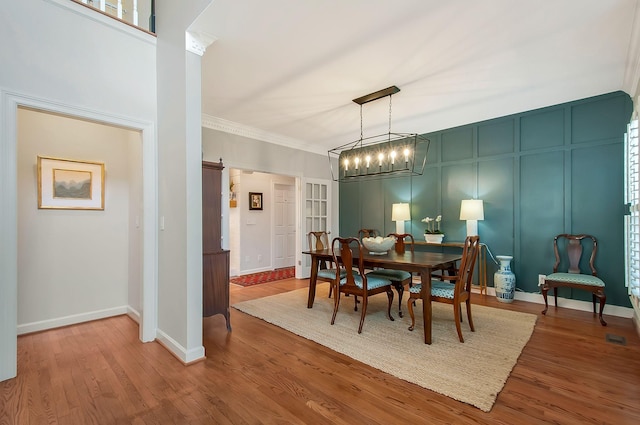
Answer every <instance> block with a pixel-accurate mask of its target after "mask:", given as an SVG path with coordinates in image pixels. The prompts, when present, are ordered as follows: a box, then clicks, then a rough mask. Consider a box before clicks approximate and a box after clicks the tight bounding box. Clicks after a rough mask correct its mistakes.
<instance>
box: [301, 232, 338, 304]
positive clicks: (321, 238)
mask: <svg viewBox="0 0 640 425" xmlns="http://www.w3.org/2000/svg"><path fill="white" fill-rule="evenodd" d="M329 233H331V232H327V231H315V232H314V231H311V232H309V233H307V241H308V242H309V250H312V251H313V250H315V251H322V250H324V249H331V247H330V246H329ZM336 271H337V268H336V267H335V264H333V262H329V264H327V261H321V262H320V264H319V270H318V276H317V280H319V281H322V282H330V283H333V281H335V280H336ZM332 291H333V285H331V286H329V298H331V292H332Z"/></svg>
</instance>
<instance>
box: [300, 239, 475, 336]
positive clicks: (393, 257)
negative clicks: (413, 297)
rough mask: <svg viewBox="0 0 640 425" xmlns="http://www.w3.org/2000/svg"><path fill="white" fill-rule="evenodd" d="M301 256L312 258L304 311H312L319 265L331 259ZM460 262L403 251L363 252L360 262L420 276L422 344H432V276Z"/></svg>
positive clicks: (324, 253)
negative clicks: (437, 271) (434, 271)
mask: <svg viewBox="0 0 640 425" xmlns="http://www.w3.org/2000/svg"><path fill="white" fill-rule="evenodd" d="M303 254H308V255H310V256H311V276H310V278H309V296H308V299H307V308H313V302H314V300H315V297H316V283H317V277H318V268H319V267H320V263H321V262H323V261H326V260H332V259H333V253H332V251H331V249H322V250H308V251H303ZM353 255H354V261H355V260H356V259H357V258H358V253H357V252H354V253H353ZM461 259H462V254H452V253H442V252H425V251H415V252H410V251H405V252H404V253H397V252H396V251H395V250H389V251H388V252H386V253H382V254H380V253H373V252H368V251H366V250H364V251H363V261H364V266H365V267H366V268H370V269H373V268H379V267H382V268H387V269H395V270H406V271H408V272H411V273H414V272H415V273H419V274H420V282H421V283H422V288H421V292H420V295H421V298H422V317H423V322H424V342H425V344H431V273H432V272H433V270H438V269H448V268H450V267H451V265H452V264H454V263H455V262H456V261H459V260H461Z"/></svg>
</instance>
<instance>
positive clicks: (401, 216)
mask: <svg viewBox="0 0 640 425" xmlns="http://www.w3.org/2000/svg"><path fill="white" fill-rule="evenodd" d="M391 220H392V221H395V222H396V233H399V234H403V233H404V222H405V220H411V211H410V210H409V204H407V203H400V204H393V205H392V207H391Z"/></svg>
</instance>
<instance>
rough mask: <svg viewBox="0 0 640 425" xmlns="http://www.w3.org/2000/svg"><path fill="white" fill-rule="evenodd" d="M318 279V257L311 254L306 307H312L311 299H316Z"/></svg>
mask: <svg viewBox="0 0 640 425" xmlns="http://www.w3.org/2000/svg"><path fill="white" fill-rule="evenodd" d="M317 280H318V257H317V256H315V255H312V256H311V277H309V298H308V299H307V308H312V307H313V301H314V300H315V299H316V283H317Z"/></svg>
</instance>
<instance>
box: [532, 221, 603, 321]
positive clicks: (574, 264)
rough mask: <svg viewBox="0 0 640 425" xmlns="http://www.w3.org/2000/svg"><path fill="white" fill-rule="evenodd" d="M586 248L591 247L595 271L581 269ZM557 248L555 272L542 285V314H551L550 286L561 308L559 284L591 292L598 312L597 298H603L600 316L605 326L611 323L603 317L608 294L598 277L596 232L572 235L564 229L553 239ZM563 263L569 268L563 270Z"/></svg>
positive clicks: (594, 306)
mask: <svg viewBox="0 0 640 425" xmlns="http://www.w3.org/2000/svg"><path fill="white" fill-rule="evenodd" d="M585 249H590V250H591V254H590V255H589V260H588V268H589V271H590V272H591V274H587V273H582V271H581V269H580V262H581V259H582V254H583V252H584V251H585ZM553 252H554V254H555V257H556V262H555V264H554V265H553V273H551V274H550V275H547V276H546V277H545V279H544V283H543V284H542V286H541V288H540V290H541V292H542V296H543V298H544V310H543V311H542V314H547V309H548V308H549V304H548V302H547V292H548V291H549V289H551V288H553V297H554V300H555V304H556V308H558V287H561V286H562V287H569V288H576V289H581V290H584V291H589V292H591V300H592V302H593V313H594V314H595V312H596V298H598V299H599V300H600V312H599V314H598V318H599V319H600V324H601V325H602V326H607V323H606V322H605V321H604V319H603V318H602V311H603V310H604V304H605V301H606V300H607V296H606V294H605V293H604V288H605V284H604V281H603V280H602V279H600V278H599V277H598V272H597V271H596V268H595V266H594V262H595V258H596V253H597V252H598V241H597V239H596V238H595V237H594V236H592V235H569V234H566V233H563V234H561V235H558V236H556V237H555V238H554V239H553ZM585 260H586V259H585ZM583 263H584V261H583ZM561 265H562V266H563V267H562V270H565V269H566V270H567V271H566V272H562V271H559V270H560V269H561V268H560V266H561ZM586 268H587V265H583V269H586Z"/></svg>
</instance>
